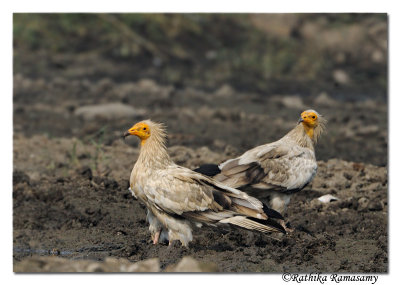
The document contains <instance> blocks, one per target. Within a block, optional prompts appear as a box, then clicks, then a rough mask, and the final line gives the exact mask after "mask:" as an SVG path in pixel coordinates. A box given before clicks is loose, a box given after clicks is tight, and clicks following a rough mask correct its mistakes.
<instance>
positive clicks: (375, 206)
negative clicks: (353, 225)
mask: <svg viewBox="0 0 400 285" xmlns="http://www.w3.org/2000/svg"><path fill="white" fill-rule="evenodd" d="M382 204H383V203H382V202H381V201H371V202H370V203H369V204H368V210H370V211H382V210H383V205H382Z"/></svg>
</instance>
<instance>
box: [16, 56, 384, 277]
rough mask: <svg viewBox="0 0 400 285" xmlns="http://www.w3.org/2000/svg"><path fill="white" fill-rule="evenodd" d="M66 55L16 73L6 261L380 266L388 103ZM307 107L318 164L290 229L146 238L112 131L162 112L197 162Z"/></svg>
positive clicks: (176, 147) (265, 132) (178, 151)
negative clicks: (60, 69)
mask: <svg viewBox="0 0 400 285" xmlns="http://www.w3.org/2000/svg"><path fill="white" fill-rule="evenodd" d="M88 61H89V62H88ZM91 64H93V65H91ZM96 64H98V65H97V66H96ZM99 65H101V66H99ZM69 66H70V68H69V69H68V71H69V73H68V72H67V71H64V73H63V74H61V75H60V76H59V77H58V76H56V75H52V74H47V75H46V76H44V77H43V78H33V77H27V76H25V75H23V74H16V75H15V76H14V87H15V89H14V189H13V203H14V204H13V208H14V211H13V225H14V239H13V242H14V262H19V261H21V260H23V259H24V258H26V257H28V256H36V255H60V256H62V257H65V258H69V259H95V260H104V259H105V258H106V257H109V256H111V257H122V258H127V259H128V260H129V261H132V262H133V261H140V260H144V259H148V258H153V257H158V258H160V262H161V269H165V268H166V267H167V266H168V265H169V264H172V263H176V262H177V261H179V260H180V259H181V258H182V257H183V256H187V255H190V256H192V257H194V258H195V259H197V260H200V261H213V262H215V263H216V264H217V265H218V267H219V269H220V270H221V271H224V272H243V271H246V272H247V271H252V272H260V271H261V272H282V271H313V272H316V271H322V272H330V271H339V272H387V270H388V250H387V232H388V231H387V228H388V227H387V222H388V217H387V216H388V206H387V168H386V165H387V105H386V104H385V103H382V102H378V101H373V100H371V99H370V100H367V101H354V100H352V99H351V98H348V100H341V101H339V100H336V99H335V98H334V97H333V96H331V98H329V97H327V96H325V95H320V96H313V97H311V96H310V97H297V96H292V97H290V96H282V95H281V96H278V95H276V96H273V95H264V94H256V93H254V94H248V93H242V92H238V91H235V90H234V89H233V88H232V87H230V86H221V88H220V89H218V90H212V91H205V90H198V89H192V88H189V87H187V88H183V89H178V88H176V87H172V86H163V85H159V84H157V83H156V82H154V81H152V80H141V81H137V82H129V83H127V82H118V81H116V80H114V79H113V78H112V77H107V76H106V77H104V78H97V79H93V80H89V79H87V77H86V79H79V78H78V74H77V70H84V71H85V69H84V66H87V69H90V68H98V69H100V68H103V67H106V69H107V71H108V72H111V71H110V70H112V69H113V68H115V69H117V68H118V67H114V66H108V65H107V63H106V62H104V61H100V62H99V61H97V59H92V61H91V59H90V58H86V59H85V61H78V60H77V61H76V62H71V63H70V65H69ZM93 66H95V67H93ZM121 70H122V71H123V68H121ZM74 72H75V73H74ZM85 72H87V73H90V70H86V71H85ZM56 74H58V73H56ZM65 74H75V78H68V76H64V75H65ZM110 102H111V103H114V102H122V103H123V104H125V105H129V106H133V107H134V108H136V110H137V112H136V113H134V112H135V111H134V112H133V113H132V114H131V115H128V116H120V114H118V112H117V113H116V114H108V115H107V116H106V115H105V114H104V115H101V114H100V115H95V116H94V117H92V118H90V117H85V116H82V115H79V114H80V113H79V112H78V110H79V108H80V107H82V106H85V105H95V104H103V103H110ZM309 107H312V108H314V109H316V110H318V111H319V112H320V113H322V114H323V115H324V116H325V117H326V118H327V119H328V121H329V124H328V129H327V133H326V134H325V135H324V136H323V137H322V139H321V140H320V142H319V144H318V146H317V157H318V160H319V170H318V173H317V176H316V178H315V179H314V181H313V182H312V184H311V185H309V186H308V187H307V188H305V189H304V190H303V191H301V192H299V193H298V194H296V195H294V197H293V199H292V202H291V204H290V206H289V210H288V213H287V219H288V221H289V222H290V224H291V226H292V227H294V228H296V231H295V232H294V233H293V234H291V235H288V236H285V237H278V238H279V239H280V241H277V240H274V239H272V238H271V237H270V236H269V235H265V234H259V233H252V232H248V231H244V230H238V229H232V230H225V229H223V230H222V229H221V230H218V231H216V230H215V229H210V228H203V229H201V230H198V231H196V232H195V234H194V241H193V242H192V243H191V244H190V246H189V248H184V247H182V246H180V244H173V245H172V246H166V245H152V244H151V243H150V242H149V240H150V236H149V233H148V225H147V223H146V219H145V209H144V207H143V206H141V205H140V204H139V203H138V202H137V201H136V200H134V199H133V197H132V196H131V195H130V193H129V192H128V190H127V188H128V179H129V175H130V170H131V168H132V167H133V164H134V162H135V160H136V158H137V155H138V148H137V141H136V140H135V138H128V139H127V140H126V141H123V140H122V139H121V137H120V136H121V134H122V133H123V132H124V131H125V130H126V129H127V128H129V127H130V126H131V125H132V124H133V123H135V122H136V121H138V120H141V119H145V118H152V119H153V120H156V121H161V122H164V123H165V124H166V125H167V126H168V130H169V146H170V148H169V150H170V153H171V155H172V157H173V159H174V160H175V161H176V162H177V163H178V164H181V165H184V166H187V167H190V168H194V167H197V166H199V165H200V164H202V163H219V162H221V161H223V160H224V159H227V158H229V157H233V156H234V155H238V154H240V153H241V152H243V151H245V150H246V149H248V148H250V147H253V146H256V145H259V144H262V143H266V142H270V141H273V140H276V139H278V138H280V137H281V136H283V135H284V134H285V133H286V132H287V131H288V130H290V129H291V128H292V127H293V126H294V124H295V122H296V120H297V118H298V116H299V114H300V112H301V111H302V110H303V109H306V108H309ZM324 194H332V195H334V196H336V197H337V198H339V200H338V201H335V202H331V203H328V204H323V203H321V202H319V201H318V200H317V198H318V197H320V196H322V195H324ZM255 195H258V196H259V197H260V198H261V199H262V193H255Z"/></svg>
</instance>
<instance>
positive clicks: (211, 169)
mask: <svg viewBox="0 0 400 285" xmlns="http://www.w3.org/2000/svg"><path fill="white" fill-rule="evenodd" d="M194 171H196V172H198V173H201V174H204V175H207V176H211V177H213V176H215V175H217V174H219V173H221V170H220V169H219V167H218V165H216V164H203V165H201V166H200V167H198V168H196V169H194Z"/></svg>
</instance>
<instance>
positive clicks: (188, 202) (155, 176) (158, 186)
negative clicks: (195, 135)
mask: <svg viewBox="0 0 400 285" xmlns="http://www.w3.org/2000/svg"><path fill="white" fill-rule="evenodd" d="M129 135H135V136H137V137H139V138H140V140H141V147H140V154H139V158H138V160H137V161H136V163H135V166H134V167H133V170H132V173H131V177H130V190H131V192H132V193H133V195H134V196H135V197H136V198H137V199H138V200H139V201H140V202H142V203H143V204H144V205H145V206H146V208H147V220H148V222H149V224H150V227H149V230H150V233H151V236H152V240H153V243H154V244H156V243H158V242H159V241H164V240H169V242H170V243H171V242H172V241H173V240H179V241H181V243H182V244H183V245H184V246H187V245H188V243H189V242H190V241H191V240H192V239H193V237H192V226H193V225H196V226H201V225H202V224H206V225H213V226H216V225H223V224H231V225H234V226H238V227H241V228H245V229H248V230H256V231H260V232H282V233H285V229H284V228H283V227H282V226H281V225H280V224H279V223H278V222H276V221H275V220H273V219H272V218H277V219H283V218H282V216H281V215H280V214H279V213H277V212H276V211H274V210H271V209H269V208H267V207H266V206H265V205H263V204H262V202H260V201H259V200H258V199H256V198H254V197H251V196H249V195H248V194H246V193H244V192H242V191H240V190H237V189H234V188H232V187H229V186H227V185H224V184H222V183H220V182H218V181H216V180H214V179H212V178H210V177H207V176H205V175H202V174H200V173H197V172H194V171H192V170H190V169H187V168H184V167H181V166H178V165H176V164H175V163H174V162H173V161H172V160H171V158H170V157H169V155H168V153H167V149H166V146H165V139H166V132H165V130H164V127H163V125H161V124H158V123H155V122H152V121H150V120H146V121H142V122H139V123H137V124H135V125H134V126H133V127H132V128H130V129H129V130H128V131H127V132H126V133H125V134H124V136H125V137H126V136H129Z"/></svg>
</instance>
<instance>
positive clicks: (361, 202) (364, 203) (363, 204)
mask: <svg viewBox="0 0 400 285" xmlns="http://www.w3.org/2000/svg"><path fill="white" fill-rule="evenodd" d="M368 204H369V199H368V198H365V197H361V198H360V199H358V208H357V210H358V211H363V210H365V209H367V208H368Z"/></svg>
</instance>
